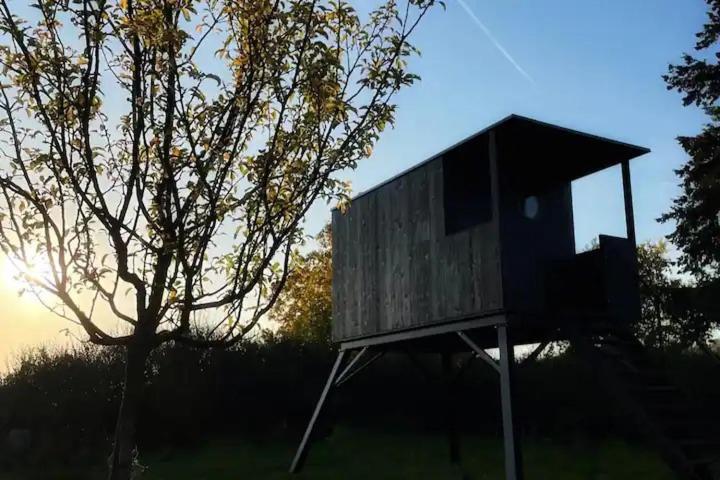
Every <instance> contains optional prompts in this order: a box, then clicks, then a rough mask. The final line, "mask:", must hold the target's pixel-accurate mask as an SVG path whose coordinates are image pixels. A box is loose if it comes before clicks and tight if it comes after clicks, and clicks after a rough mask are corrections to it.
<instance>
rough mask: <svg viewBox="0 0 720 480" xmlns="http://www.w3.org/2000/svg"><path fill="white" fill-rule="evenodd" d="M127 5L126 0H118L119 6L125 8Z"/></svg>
mask: <svg viewBox="0 0 720 480" xmlns="http://www.w3.org/2000/svg"><path fill="white" fill-rule="evenodd" d="M127 7H128V0H120V8H122V9H123V10H126V9H127Z"/></svg>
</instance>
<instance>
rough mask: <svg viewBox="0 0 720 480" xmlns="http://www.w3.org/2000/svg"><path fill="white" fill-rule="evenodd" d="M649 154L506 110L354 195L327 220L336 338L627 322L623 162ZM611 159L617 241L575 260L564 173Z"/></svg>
mask: <svg viewBox="0 0 720 480" xmlns="http://www.w3.org/2000/svg"><path fill="white" fill-rule="evenodd" d="M648 151H649V150H647V149H645V148H642V147H638V146H634V145H629V144H626V143H621V142H617V141H613V140H609V139H606V138H601V137H597V136H594V135H589V134H586V133H582V132H577V131H573V130H569V129H567V128H562V127H558V126H555V125H550V124H547V123H543V122H539V121H536V120H532V119H529V118H525V117H521V116H517V115H511V116H509V117H507V118H505V119H503V120H502V121H500V122H498V123H495V124H493V125H492V126H490V127H488V128H486V129H484V130H482V131H480V132H479V133H477V134H475V135H473V136H471V137H469V138H467V139H466V140H463V141H462V142H460V143H459V144H457V145H455V146H453V147H451V148H449V149H447V150H445V151H443V152H441V153H439V154H437V155H435V156H433V157H432V158H430V159H429V160H427V161H425V162H422V163H420V164H418V165H416V166H414V167H412V168H411V169H409V170H407V171H405V172H403V173H401V174H400V175H398V176H396V177H394V178H392V179H390V180H388V181H386V182H384V183H382V184H380V185H378V186H376V187H375V188H372V189H371V190H368V191H366V192H364V193H362V194H360V195H358V196H357V197H356V198H355V199H353V200H352V202H351V204H350V206H349V209H348V210H347V211H346V212H345V213H342V212H340V211H337V210H336V211H334V212H333V217H332V231H333V269H334V271H333V337H334V340H335V341H337V342H351V343H352V342H355V343H357V342H361V343H362V341H363V339H373V338H375V339H376V338H377V337H379V336H387V335H394V337H393V338H394V339H402V338H405V337H403V335H406V336H408V338H409V337H411V336H412V333H411V332H413V331H415V330H418V329H425V330H427V327H435V326H442V329H440V330H437V329H436V330H432V329H431V330H429V332H430V333H432V332H434V331H437V332H448V331H453V330H454V329H455V325H457V330H461V329H467V328H468V326H473V325H482V324H483V321H484V320H483V319H485V320H487V324H488V325H491V324H497V323H498V321H499V320H500V321H502V322H503V323H506V324H507V325H508V326H511V327H518V326H522V328H514V329H513V330H514V331H515V332H517V333H516V334H515V335H514V336H515V339H516V341H515V343H516V344H518V343H531V342H535V341H541V339H542V338H544V337H545V336H546V335H547V332H548V330H549V329H553V328H555V325H556V324H557V322H559V321H561V320H563V321H568V318H576V319H577V321H582V320H581V319H582V318H586V317H587V316H606V317H607V318H610V319H613V320H614V321H627V320H631V319H633V318H636V316H637V314H638V311H639V300H638V295H637V281H636V276H637V272H636V259H635V239H634V226H633V218H632V197H631V192H630V178H629V167H628V162H629V161H630V160H631V159H633V158H635V157H637V156H639V155H643V154H645V153H647V152H648ZM617 164H622V165H623V184H624V185H623V186H624V189H625V190H624V191H625V205H626V217H627V218H626V220H627V225H628V237H629V238H628V239H623V238H615V237H608V236H601V237H600V245H599V247H600V248H599V249H597V250H595V251H591V252H586V253H582V254H579V255H578V254H576V249H575V239H574V227H573V208H572V193H571V182H572V181H573V180H575V179H578V178H580V177H583V176H586V175H589V174H591V173H594V172H597V171H600V170H603V169H605V168H608V167H611V166H613V165H617ZM598 201H600V202H602V201H603V199H602V198H599V199H598ZM469 321H472V322H475V323H473V324H472V325H469V324H468V322H469ZM403 332H404V333H403ZM408 332H409V333H408ZM369 343H372V341H369Z"/></svg>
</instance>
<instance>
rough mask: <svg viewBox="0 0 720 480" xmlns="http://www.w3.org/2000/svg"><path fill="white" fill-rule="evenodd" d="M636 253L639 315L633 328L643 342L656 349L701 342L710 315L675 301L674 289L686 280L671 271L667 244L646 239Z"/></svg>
mask: <svg viewBox="0 0 720 480" xmlns="http://www.w3.org/2000/svg"><path fill="white" fill-rule="evenodd" d="M637 253H638V264H639V265H638V266H639V274H640V297H641V302H642V303H641V305H642V316H641V320H640V322H638V323H637V325H636V332H637V334H638V336H639V337H640V338H641V339H642V341H643V343H644V344H645V345H646V346H649V347H653V348H657V349H667V348H687V347H690V346H692V345H694V344H695V343H697V342H703V343H704V342H705V340H706V339H707V337H708V336H709V334H710V332H711V330H712V326H713V322H712V319H711V318H708V317H707V316H705V315H702V314H701V313H699V312H696V311H694V310H692V309H689V308H683V307H682V306H680V305H679V304H678V302H677V301H676V293H677V292H678V290H679V289H681V288H683V287H687V286H688V283H687V281H683V280H682V279H681V278H679V277H678V276H677V275H675V274H674V272H673V265H674V263H673V262H672V261H671V260H670V259H669V257H668V251H667V244H666V243H665V242H663V241H660V242H657V243H652V242H646V243H643V244H641V245H639V246H638V250H637Z"/></svg>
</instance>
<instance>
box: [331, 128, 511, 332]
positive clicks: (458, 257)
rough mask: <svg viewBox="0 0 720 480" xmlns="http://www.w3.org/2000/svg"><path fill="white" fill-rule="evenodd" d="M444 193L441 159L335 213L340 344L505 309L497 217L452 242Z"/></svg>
mask: <svg viewBox="0 0 720 480" xmlns="http://www.w3.org/2000/svg"><path fill="white" fill-rule="evenodd" d="M481 140H484V141H478V143H477V144H476V146H477V147H479V148H476V149H475V150H474V153H473V154H475V155H478V158H479V159H480V158H481V157H482V158H484V159H485V160H486V159H487V155H488V150H487V144H488V143H487V136H485V138H483V139H481ZM451 154H452V152H449V153H448V154H446V155H451ZM443 188H444V182H443V159H442V158H441V157H438V158H436V159H434V160H433V161H430V162H428V163H425V164H423V165H421V166H420V167H418V168H416V169H414V170H412V171H410V172H408V173H407V174H404V175H402V176H400V177H398V178H396V179H394V180H392V181H390V182H389V183H386V184H384V185H382V186H380V187H379V188H376V189H374V190H372V191H370V192H368V193H366V194H364V195H362V196H360V197H358V198H356V199H355V200H353V202H352V203H351V205H350V208H349V209H348V211H347V212H346V213H345V214H343V213H341V212H339V211H337V210H336V211H334V212H333V220H332V229H333V268H334V270H333V337H334V339H335V340H336V341H340V340H345V339H350V338H357V337H362V336H368V335H373V334H378V333H385V332H390V331H396V330H404V329H410V328H413V327H419V326H424V325H429V324H433V323H437V322H444V321H450V320H453V319H459V318H465V317H469V316H477V315H482V314H483V313H492V312H495V311H497V310H499V309H501V308H502V306H503V292H502V284H501V266H500V251H499V244H498V224H497V217H496V216H495V217H494V218H493V219H492V221H489V222H485V223H481V224H479V225H476V226H474V227H471V228H469V229H466V230H463V231H461V232H457V233H454V234H451V235H446V234H445V217H444V205H443V195H444V192H443Z"/></svg>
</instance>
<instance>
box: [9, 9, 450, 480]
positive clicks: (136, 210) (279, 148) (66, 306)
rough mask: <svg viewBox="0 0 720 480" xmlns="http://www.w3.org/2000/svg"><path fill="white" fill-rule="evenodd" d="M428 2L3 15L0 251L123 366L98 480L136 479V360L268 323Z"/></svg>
mask: <svg viewBox="0 0 720 480" xmlns="http://www.w3.org/2000/svg"><path fill="white" fill-rule="evenodd" d="M435 3H437V2H436V0H406V1H405V3H404V4H402V5H400V4H399V2H398V1H397V0H387V2H386V3H385V4H383V5H382V6H380V7H379V8H377V9H376V10H374V11H373V12H372V13H370V14H369V15H367V16H361V15H359V14H358V13H356V12H355V11H354V10H353V9H352V8H351V7H350V6H349V5H348V4H347V3H346V2H343V1H342V0H203V1H201V0H119V1H110V0H35V3H34V5H32V7H31V8H28V7H27V6H26V5H25V2H24V1H22V2H17V3H16V4H14V3H13V2H12V1H11V0H0V38H1V39H2V40H0V63H1V67H2V72H1V73H0V84H1V87H2V88H0V112H1V113H2V116H1V117H0V192H1V195H0V246H1V247H2V249H3V251H4V252H5V254H6V255H7V256H8V258H9V259H10V260H11V261H13V262H14V263H16V264H18V265H19V269H21V271H23V272H25V273H24V276H25V278H26V280H27V282H28V283H29V285H30V289H31V291H32V293H33V294H35V295H36V296H37V298H38V300H39V301H41V302H43V304H45V305H46V306H47V307H48V308H49V309H51V310H52V311H53V312H55V313H57V314H59V315H61V316H63V317H65V318H67V319H69V320H71V321H74V322H76V323H78V324H79V325H81V326H82V328H83V329H84V331H85V332H87V336H88V338H89V340H90V341H91V342H93V343H96V344H100V345H119V346H122V347H124V348H125V350H126V355H127V364H126V373H125V384H124V393H123V398H122V402H121V406H120V411H119V415H118V421H117V428H116V433H115V442H114V450H113V454H112V457H111V469H110V470H111V471H110V478H111V479H123V480H125V479H128V478H130V476H131V470H132V462H133V458H132V457H133V449H134V445H135V428H136V420H137V413H138V408H139V403H140V400H141V396H142V390H143V384H144V381H145V376H144V369H145V364H146V361H147V358H148V355H149V354H150V353H151V352H152V350H153V349H155V348H157V347H158V346H159V345H160V344H162V343H163V342H169V341H174V342H181V343H184V344H188V345H193V346H197V347H226V346H229V345H232V344H234V343H236V342H238V341H239V340H240V339H241V338H243V336H244V335H246V334H247V333H248V332H249V331H250V330H251V329H252V328H253V326H254V325H256V323H257V322H258V320H259V319H260V318H261V317H262V316H263V315H264V314H265V313H266V312H267V311H268V310H269V309H270V308H271V307H272V305H273V303H274V302H275V300H276V298H277V296H278V294H279V292H280V291H281V289H282V287H283V285H284V283H285V279H286V278H287V276H288V265H289V260H290V258H291V255H292V252H293V249H294V246H295V245H296V244H297V243H298V241H299V240H300V239H301V237H302V225H301V222H302V219H303V217H304V215H305V214H306V212H307V211H308V209H309V208H310V206H311V205H312V204H313V203H314V202H315V201H316V200H318V199H322V200H325V201H336V200H337V201H339V202H341V203H342V202H344V201H345V200H346V196H347V186H346V184H345V183H344V182H342V181H341V180H340V179H339V178H338V174H339V172H342V171H343V170H345V169H352V168H354V167H355V166H356V162H357V161H358V160H359V159H361V158H363V157H366V156H368V155H369V153H370V152H371V148H372V146H373V144H374V143H375V141H376V140H377V138H378V135H379V134H380V132H381V131H382V130H383V129H384V128H385V126H386V125H388V124H389V123H391V122H392V121H393V116H394V112H395V106H394V104H393V103H392V98H393V95H394V94H395V93H396V92H397V91H398V90H399V89H400V88H402V87H404V86H408V85H411V84H412V83H413V82H414V81H415V80H416V79H417V77H416V76H415V75H413V74H411V73H408V71H407V67H406V60H407V58H408V57H410V56H412V55H413V54H414V53H415V49H414V48H413V46H412V45H411V44H410V43H409V42H408V37H409V36H410V35H411V33H412V32H413V30H414V29H415V28H416V26H417V25H418V22H419V21H420V20H421V19H422V18H423V17H424V16H425V15H426V14H427V12H428V11H429V9H430V8H431V7H432V6H433V5H434V4H435ZM39 263H42V264H43V265H46V268H45V269H44V270H43V269H38V268H36V267H34V265H35V264H39ZM108 314H111V315H108ZM109 316H111V317H113V318H114V319H115V320H116V321H117V322H118V323H119V324H121V325H124V327H123V328H114V329H111V328H110V326H109V325H108V324H107V323H104V322H103V321H99V319H100V318H102V317H109ZM117 332H121V333H117Z"/></svg>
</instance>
